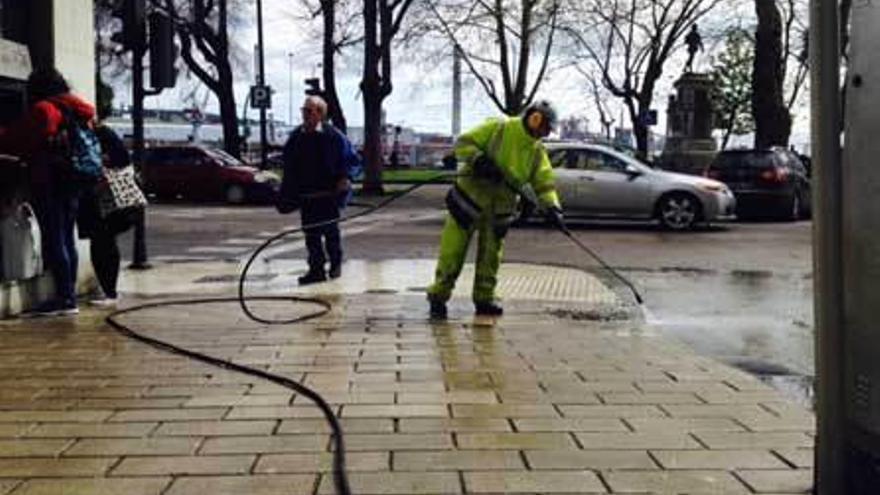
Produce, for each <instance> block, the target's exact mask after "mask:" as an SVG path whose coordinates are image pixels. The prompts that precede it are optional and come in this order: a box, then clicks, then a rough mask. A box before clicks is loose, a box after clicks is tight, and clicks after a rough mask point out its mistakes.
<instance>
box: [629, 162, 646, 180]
mask: <svg viewBox="0 0 880 495" xmlns="http://www.w3.org/2000/svg"><path fill="white" fill-rule="evenodd" d="M624 173H625V174H626V175H628V176H629V180H634V179H635V178H636V177H639V176H640V175H642V174H643V172H642V171H641V170H639V169H638V168H636V167H634V166H632V165H627V166H626V168H625V169H624Z"/></svg>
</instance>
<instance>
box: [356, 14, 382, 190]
mask: <svg viewBox="0 0 880 495" xmlns="http://www.w3.org/2000/svg"><path fill="white" fill-rule="evenodd" d="M377 2H378V0H366V1H365V2H364V76H363V79H362V80H361V92H362V93H363V97H364V156H363V158H364V169H365V170H364V188H363V192H364V194H376V195H380V194H382V193H383V189H382V142H381V140H382V94H381V87H380V83H381V81H380V77H379V58H380V55H381V52H380V46H379V43H378V33H377V26H378V21H379V11H378V5H377Z"/></svg>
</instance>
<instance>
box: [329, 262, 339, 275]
mask: <svg viewBox="0 0 880 495" xmlns="http://www.w3.org/2000/svg"><path fill="white" fill-rule="evenodd" d="M328 275H329V276H330V278H339V277H341V276H342V265H341V264H340V265H330V272H328Z"/></svg>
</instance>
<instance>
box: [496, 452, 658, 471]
mask: <svg viewBox="0 0 880 495" xmlns="http://www.w3.org/2000/svg"><path fill="white" fill-rule="evenodd" d="M525 456H526V459H527V460H528V463H529V466H530V467H531V468H532V469H536V470H543V469H590V470H601V469H656V468H657V465H656V464H655V463H654V461H653V460H651V456H649V455H648V452H647V451H644V450H642V451H638V450H582V451H571V450H533V451H532V450H530V451H526V452H525ZM481 468H482V466H481Z"/></svg>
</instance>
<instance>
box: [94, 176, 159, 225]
mask: <svg viewBox="0 0 880 495" xmlns="http://www.w3.org/2000/svg"><path fill="white" fill-rule="evenodd" d="M104 179H105V180H102V181H101V182H100V183H99V184H98V186H97V189H96V194H97V196H98V212H99V213H100V215H101V218H106V217H107V215H109V214H110V213H113V212H114V211H117V210H124V209H131V208H140V207H144V206H146V205H147V197H146V196H144V192H143V191H141V188H140V187H139V186H138V184H137V180H136V179H135V172H134V167H132V166H128V167H123V168H109V167H105V168H104Z"/></svg>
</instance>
